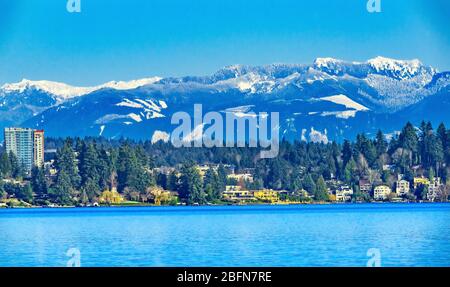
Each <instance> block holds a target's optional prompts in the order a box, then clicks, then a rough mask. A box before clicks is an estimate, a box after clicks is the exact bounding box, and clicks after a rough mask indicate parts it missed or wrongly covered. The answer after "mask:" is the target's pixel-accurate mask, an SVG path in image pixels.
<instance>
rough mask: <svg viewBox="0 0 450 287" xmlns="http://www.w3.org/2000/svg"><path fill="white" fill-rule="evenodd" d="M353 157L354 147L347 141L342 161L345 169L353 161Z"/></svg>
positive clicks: (343, 149) (343, 148)
mask: <svg viewBox="0 0 450 287" xmlns="http://www.w3.org/2000/svg"><path fill="white" fill-rule="evenodd" d="M352 156H353V150H352V146H351V144H350V142H349V141H348V140H345V141H344V145H343V147H342V160H343V166H344V167H345V166H346V165H347V163H348V162H349V161H350V160H351V159H352Z"/></svg>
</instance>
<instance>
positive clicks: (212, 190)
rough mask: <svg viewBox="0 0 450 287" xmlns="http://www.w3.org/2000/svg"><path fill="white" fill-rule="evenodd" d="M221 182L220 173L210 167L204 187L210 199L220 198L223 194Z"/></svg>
mask: <svg viewBox="0 0 450 287" xmlns="http://www.w3.org/2000/svg"><path fill="white" fill-rule="evenodd" d="M221 187H222V185H221V183H220V182H219V176H218V174H217V173H216V172H215V171H214V170H213V169H212V168H210V169H208V170H207V171H206V174H205V180H204V188H205V193H206V194H207V195H208V197H207V199H208V200H209V201H214V200H218V199H220V198H221V196H222V190H221Z"/></svg>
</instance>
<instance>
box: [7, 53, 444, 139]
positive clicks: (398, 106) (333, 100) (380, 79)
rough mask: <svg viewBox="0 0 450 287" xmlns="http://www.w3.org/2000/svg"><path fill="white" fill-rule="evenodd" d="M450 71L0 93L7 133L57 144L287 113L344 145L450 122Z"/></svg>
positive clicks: (28, 87)
mask: <svg viewBox="0 0 450 287" xmlns="http://www.w3.org/2000/svg"><path fill="white" fill-rule="evenodd" d="M449 83H450V72H443V73H440V72H438V71H437V70H435V69H433V68H432V67H428V66H426V65H424V64H422V63H421V62H420V61H419V60H410V61H402V60H394V59H388V58H383V57H377V58H374V59H371V60H368V61H366V62H346V61H342V60H337V59H332V58H318V59H316V60H315V61H314V62H313V64H309V65H308V64H306V65H301V64H272V65H267V66H257V67H253V66H245V65H234V66H229V67H225V68H223V69H220V70H219V71H217V72H216V73H214V74H212V75H210V76H201V77H198V76H188V77H179V78H160V77H152V78H146V79H139V80H134V81H129V82H109V83H105V84H102V85H99V86H95V87H73V86H70V85H67V84H64V83H57V82H51V81H30V80H22V81H21V82H19V83H14V84H5V85H3V86H2V87H1V88H0V126H1V127H4V126H10V125H22V126H29V127H34V128H43V129H45V130H46V133H47V135H50V136H87V135H89V136H99V135H101V136H106V137H114V138H117V137H122V136H123V137H131V138H139V139H150V138H152V137H153V136H154V135H157V136H156V137H157V138H160V137H162V138H166V134H167V133H169V132H170V131H171V130H172V129H173V128H174V126H171V125H170V118H171V115H172V113H174V112H177V111H186V112H189V113H192V112H193V105H194V104H196V103H201V104H203V108H204V113H206V112H207V111H219V112H222V113H227V112H233V113H235V114H236V115H240V116H242V117H245V116H248V113H249V112H251V111H252V112H271V111H278V112H280V120H281V121H282V127H281V129H282V132H283V135H284V136H285V137H287V138H290V139H298V140H300V139H306V140H317V139H319V140H321V141H325V139H326V140H342V139H343V138H351V137H353V136H354V135H355V134H356V133H359V132H366V133H370V134H373V133H374V132H375V131H376V130H377V129H382V130H385V131H386V132H395V131H396V130H397V129H398V128H399V127H400V126H401V125H403V124H404V123H405V122H406V121H408V120H409V121H413V122H417V121H421V120H427V119H429V120H432V121H434V122H438V121H444V122H446V123H449V124H450V115H447V112H446V111H448V108H450V103H449V97H450V95H449Z"/></svg>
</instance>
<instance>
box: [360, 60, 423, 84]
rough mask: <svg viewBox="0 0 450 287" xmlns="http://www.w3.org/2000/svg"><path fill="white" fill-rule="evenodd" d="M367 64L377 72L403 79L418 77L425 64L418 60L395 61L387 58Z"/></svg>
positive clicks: (370, 61)
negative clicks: (387, 73)
mask: <svg viewBox="0 0 450 287" xmlns="http://www.w3.org/2000/svg"><path fill="white" fill-rule="evenodd" d="M367 63H368V64H369V65H370V66H371V67H372V68H373V69H375V70H376V71H377V72H389V73H392V74H393V75H396V76H398V77H400V78H402V79H404V78H410V77H414V76H416V75H417V74H418V73H419V72H420V70H421V69H422V68H424V66H423V64H422V63H421V62H420V61H419V60H418V59H414V60H395V59H390V58H385V57H376V58H373V59H370V60H369V61H367Z"/></svg>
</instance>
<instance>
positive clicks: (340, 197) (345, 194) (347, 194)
mask: <svg viewBox="0 0 450 287" xmlns="http://www.w3.org/2000/svg"><path fill="white" fill-rule="evenodd" d="M352 195H353V189H352V188H350V187H349V186H348V185H343V186H340V187H339V188H338V189H337V190H336V201H340V202H346V201H350V200H351V199H352Z"/></svg>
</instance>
